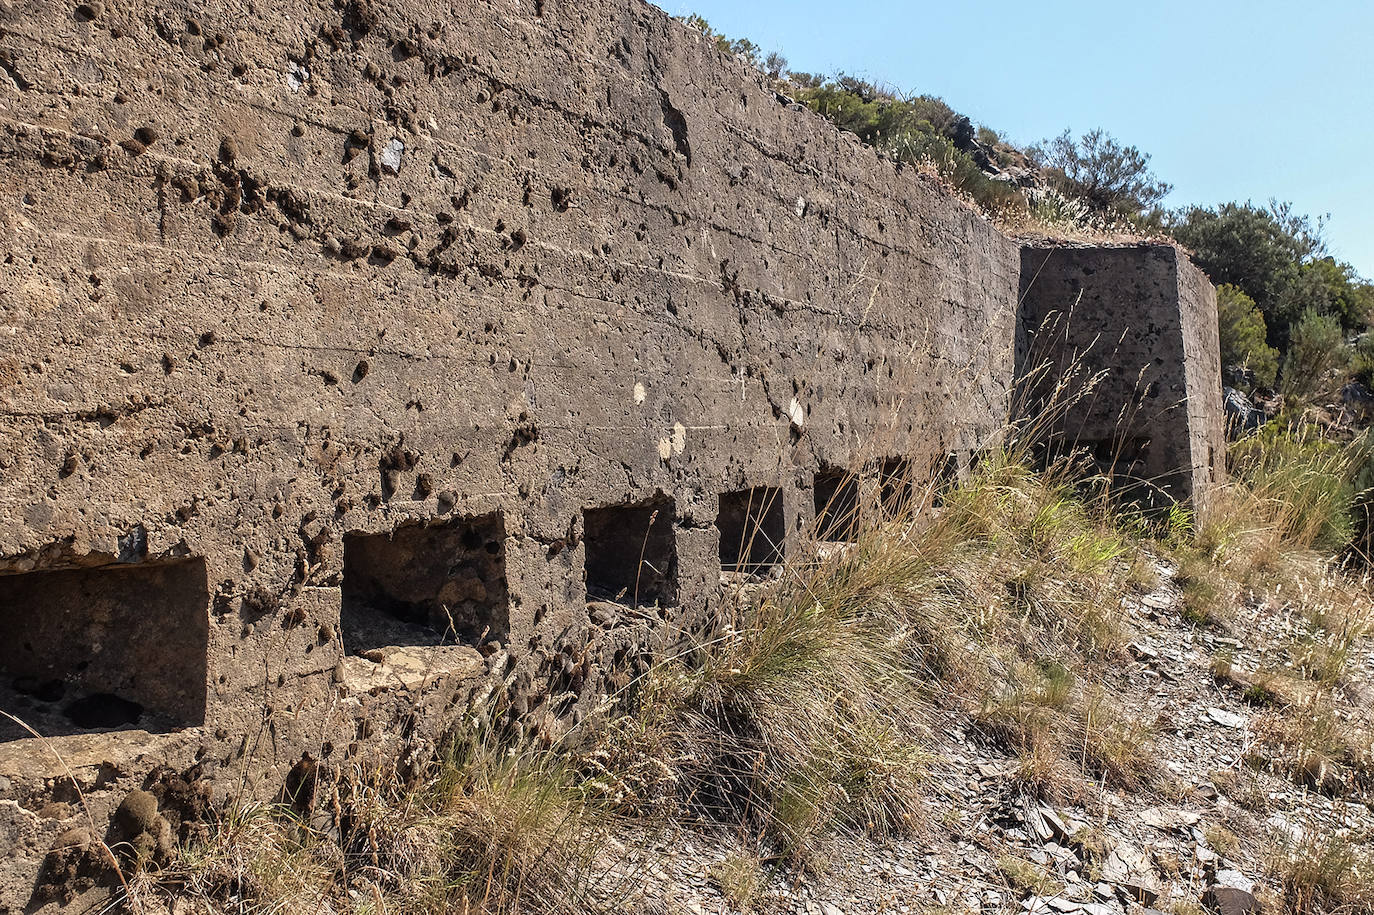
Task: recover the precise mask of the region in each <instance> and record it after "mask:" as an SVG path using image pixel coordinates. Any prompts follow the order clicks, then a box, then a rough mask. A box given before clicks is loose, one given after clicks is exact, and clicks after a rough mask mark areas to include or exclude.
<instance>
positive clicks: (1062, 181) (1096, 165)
mask: <svg viewBox="0 0 1374 915" xmlns="http://www.w3.org/2000/svg"><path fill="white" fill-rule="evenodd" d="M1031 152H1032V155H1033V156H1034V157H1035V159H1036V160H1037V161H1038V162H1039V163H1040V164H1041V165H1042V166H1043V167H1045V168H1047V169H1049V170H1050V174H1051V176H1052V177H1053V178H1054V180H1055V182H1056V183H1057V184H1058V185H1059V186H1060V188H1061V189H1062V190H1063V191H1064V192H1065V193H1067V194H1070V195H1072V196H1075V197H1078V198H1081V199H1082V200H1084V201H1086V202H1087V204H1088V205H1089V206H1090V207H1092V208H1093V209H1095V210H1097V211H1098V212H1102V213H1105V212H1117V213H1121V214H1122V215H1125V216H1139V215H1140V214H1142V213H1143V212H1144V211H1146V210H1149V209H1150V208H1152V207H1154V206H1155V205H1156V204H1158V203H1159V202H1160V201H1162V200H1163V199H1164V198H1165V197H1166V196H1168V194H1169V191H1171V190H1172V189H1173V187H1172V185H1170V184H1168V183H1166V182H1164V181H1161V180H1159V178H1157V177H1156V176H1155V175H1154V174H1152V173H1151V172H1150V156H1149V154H1148V153H1143V152H1141V151H1140V150H1139V149H1136V148H1135V147H1134V146H1123V145H1122V144H1120V143H1118V142H1117V141H1116V140H1114V139H1112V138H1111V137H1110V136H1108V135H1107V133H1106V132H1105V131H1104V130H1102V128H1100V127H1099V128H1097V129H1095V130H1090V131H1088V132H1087V133H1085V134H1084V135H1083V136H1082V138H1080V139H1078V140H1075V139H1074V138H1073V134H1072V133H1070V132H1069V131H1067V130H1066V131H1064V132H1063V133H1062V134H1060V135H1059V136H1057V137H1055V138H1054V139H1053V140H1049V141H1048V142H1046V143H1045V144H1044V145H1042V146H1037V147H1034V148H1033V149H1032V150H1031Z"/></svg>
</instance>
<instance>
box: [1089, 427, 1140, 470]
mask: <svg viewBox="0 0 1374 915" xmlns="http://www.w3.org/2000/svg"><path fill="white" fill-rule="evenodd" d="M1083 447H1085V448H1087V449H1089V450H1090V451H1091V452H1092V456H1093V458H1094V459H1095V460H1096V461H1097V462H1098V463H1099V464H1101V465H1103V467H1104V468H1105V469H1110V470H1114V471H1116V472H1117V473H1132V472H1135V471H1143V468H1144V462H1145V460H1146V458H1147V457H1148V456H1149V452H1150V440H1149V439H1148V438H1145V437H1143V436H1138V435H1133V436H1114V437H1112V438H1108V439H1102V440H1100V441H1095V442H1084V443H1083Z"/></svg>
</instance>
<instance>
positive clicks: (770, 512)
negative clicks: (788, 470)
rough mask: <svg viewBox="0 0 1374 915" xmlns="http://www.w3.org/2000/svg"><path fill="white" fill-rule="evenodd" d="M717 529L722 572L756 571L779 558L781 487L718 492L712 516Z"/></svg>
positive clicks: (783, 533)
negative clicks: (713, 515)
mask: <svg viewBox="0 0 1374 915" xmlns="http://www.w3.org/2000/svg"><path fill="white" fill-rule="evenodd" d="M716 527H717V528H718V529H719V530H720V568H721V571H723V572H747V573H749V574H751V575H758V574H761V573H763V572H767V571H768V569H769V568H771V567H772V566H774V565H776V564H778V563H780V562H782V558H783V539H784V538H785V537H786V536H787V525H786V523H785V522H784V520H783V506H782V490H780V489H774V488H771V487H767V486H756V487H753V488H751V489H741V490H738V491H736V492H723V493H721V494H720V512H719V514H718V515H717V516H716Z"/></svg>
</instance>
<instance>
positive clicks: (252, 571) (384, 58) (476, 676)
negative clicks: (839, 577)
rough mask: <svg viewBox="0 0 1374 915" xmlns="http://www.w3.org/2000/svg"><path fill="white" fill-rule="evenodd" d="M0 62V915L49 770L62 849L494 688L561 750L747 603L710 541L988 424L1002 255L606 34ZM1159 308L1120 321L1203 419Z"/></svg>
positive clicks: (1194, 298)
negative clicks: (142, 807) (138, 815)
mask: <svg viewBox="0 0 1374 915" xmlns="http://www.w3.org/2000/svg"><path fill="white" fill-rule="evenodd" d="M0 30H3V31H0V245H3V251H4V258H3V263H0V707H3V708H6V709H16V710H18V712H19V713H20V714H21V715H22V716H23V717H25V719H26V720H31V721H32V722H33V723H35V725H37V726H40V729H41V730H42V731H44V733H48V734H53V735H57V736H55V737H54V739H53V740H52V742H51V744H44V745H40V744H39V743H38V742H36V741H34V740H32V739H28V738H27V737H26V736H25V735H24V734H23V732H22V731H21V730H19V729H18V728H17V727H10V726H9V725H8V724H6V725H5V726H3V729H0V849H3V850H4V853H3V855H0V909H5V908H10V909H15V910H18V909H22V908H24V907H25V906H30V905H34V906H37V905H55V904H60V903H62V902H65V901H69V900H70V898H71V895H72V894H73V893H76V892H79V890H80V889H81V887H72V886H65V885H63V886H57V887H55V888H54V886H53V885H51V884H50V883H43V882H42V880H38V882H35V880H36V878H35V874H37V873H38V872H39V870H40V863H41V862H42V861H43V859H44V856H45V855H46V854H47V853H48V850H49V849H50V848H51V847H52V845H53V842H54V841H55V840H56V839H57V838H58V837H59V836H61V835H62V834H63V833H66V832H67V831H68V830H71V829H73V828H77V827H85V826H87V825H89V824H87V823H86V821H85V815H84V813H81V812H80V805H79V804H77V803H76V799H75V797H74V795H73V793H72V791H71V789H70V787H68V786H67V784H66V782H65V774H64V770H63V768H62V766H61V765H60V764H58V763H57V762H56V759H57V757H56V756H55V755H53V751H56V753H60V754H61V756H62V758H63V759H65V761H66V765H67V766H70V768H71V770H72V773H73V775H74V777H75V779H76V781H77V783H78V784H79V786H80V787H81V789H82V791H83V792H84V798H85V801H86V803H87V804H88V805H89V807H90V810H91V812H92V815H93V816H94V818H95V820H96V826H95V828H96V831H97V832H99V830H100V829H103V828H104V824H105V823H106V822H108V817H109V813H110V811H111V810H112V809H114V807H115V806H116V805H117V804H118V803H119V802H120V800H121V799H122V798H124V797H125V796H126V795H127V794H128V792H129V791H130V789H131V788H135V787H146V788H148V790H150V791H152V792H153V793H154V794H155V795H157V796H158V797H159V798H161V799H162V801H161V802H162V803H172V799H176V798H180V799H185V798H187V797H191V798H195V797H200V796H201V794H200V793H201V792H203V791H204V790H205V789H206V785H207V784H211V783H213V782H214V780H215V776H216V774H217V773H220V772H225V771H228V772H232V773H234V775H235V778H236V779H237V777H238V775H239V773H243V774H244V775H245V777H246V778H247V780H248V790H250V791H254V792H257V793H259V794H263V793H269V792H272V791H274V790H276V788H277V787H278V786H279V785H280V784H281V782H282V778H283V775H284V774H285V772H286V771H287V770H288V769H289V768H290V767H291V766H293V765H294V764H296V763H297V762H298V761H299V760H301V759H302V754H306V753H309V754H311V756H312V757H314V758H323V759H326V760H339V759H343V758H351V757H353V756H356V755H363V754H368V753H385V752H391V751H393V750H394V748H395V747H396V746H397V745H398V744H399V742H400V739H401V737H402V736H403V735H404V736H405V737H406V738H407V739H408V740H410V741H412V742H414V741H422V739H423V738H425V737H432V736H434V735H436V734H438V733H439V732H441V731H442V730H443V729H444V728H445V727H446V726H448V725H450V724H451V723H452V722H453V721H454V720H455V719H456V718H457V717H458V716H460V715H461V714H463V712H464V710H465V709H466V708H467V707H468V705H469V700H470V698H471V696H472V694H473V691H474V690H477V689H479V688H483V687H482V684H483V682H484V681H485V680H489V679H492V678H503V681H504V682H505V683H507V684H509V686H510V692H511V693H512V695H513V696H514V697H515V699H514V702H515V707H514V712H515V713H516V714H517V716H518V717H519V718H520V719H521V720H522V721H523V722H525V723H526V724H527V725H528V726H530V727H536V728H548V729H556V728H557V727H559V726H561V724H562V723H563V722H565V721H566V720H569V719H575V718H576V716H577V714H578V706H577V704H576V699H577V697H578V696H581V695H583V694H585V693H587V692H588V691H594V690H595V689H596V688H597V686H598V684H601V683H604V682H606V681H608V680H609V681H611V682H616V678H617V677H622V676H624V675H626V674H628V673H632V672H633V671H634V669H635V665H636V663H642V661H643V655H644V652H645V649H646V646H647V645H648V643H649V640H650V636H649V633H650V632H658V633H665V634H667V635H665V636H663V637H668V636H671V635H672V634H673V633H675V632H679V631H682V630H690V629H692V628H693V627H697V626H700V625H704V624H706V623H707V622H708V621H709V620H710V618H711V610H712V606H713V601H715V600H717V599H718V598H717V595H718V583H719V580H720V576H721V572H722V560H724V563H725V565H726V566H727V567H730V568H734V569H738V570H743V571H749V570H751V569H753V570H757V568H758V567H761V566H763V565H766V564H767V563H769V562H771V561H772V558H773V557H774V552H773V549H772V547H771V546H770V548H768V549H762V548H760V549H748V550H746V549H745V548H744V547H743V546H742V543H743V541H742V538H741V534H740V530H739V529H740V524H741V521H740V519H741V518H745V519H748V518H749V517H751V512H754V513H756V514H757V516H758V518H759V520H760V523H761V524H762V525H763V527H764V529H765V530H767V531H768V532H769V537H770V538H776V537H777V536H779V531H780V532H781V536H782V538H783V539H784V540H785V541H787V540H794V539H795V537H796V536H797V534H798V532H799V531H800V530H802V529H803V528H804V527H806V526H807V525H808V524H809V523H810V522H811V519H812V517H813V514H814V512H815V507H816V502H817V500H816V497H815V493H814V491H813V487H814V485H815V482H816V478H817V475H821V476H822V484H823V485H822V491H823V492H835V490H836V486H837V484H836V482H835V479H834V478H833V477H832V476H825V474H828V473H830V472H831V471H833V470H834V469H835V468H847V467H852V466H857V465H860V464H862V463H864V462H865V461H868V462H870V464H871V465H872V466H873V467H874V468H880V469H882V473H879V474H876V475H875V477H874V481H873V484H872V485H874V486H881V487H882V488H883V489H884V490H886V489H887V488H890V487H892V486H894V485H896V484H895V483H894V482H893V480H892V479H888V478H889V477H893V476H894V475H895V473H896V471H895V470H894V468H906V467H910V468H913V469H914V470H915V471H916V472H918V473H922V474H924V473H925V472H926V471H927V470H929V469H930V468H937V469H939V470H941V471H942V472H945V471H947V470H949V469H951V465H949V456H950V455H954V463H955V465H962V464H966V463H967V460H968V458H969V456H970V455H971V454H972V453H973V452H975V451H976V450H978V449H980V448H982V447H984V446H985V445H986V444H988V443H989V442H990V441H992V440H993V439H994V438H995V436H996V435H997V433H998V432H999V430H1000V429H1001V428H1002V427H1003V424H1004V422H1005V419H1006V415H1007V408H1008V407H1007V403H1008V398H1009V392H1010V390H1011V388H1012V382H1013V377H1014V360H1013V340H1014V338H1015V328H1016V323H1015V322H1016V306H1017V300H1018V294H1019V291H1020V284H1021V271H1022V257H1021V252H1020V248H1019V246H1018V245H1017V244H1016V243H1014V242H1012V241H1010V240H1008V239H1006V238H1004V237H1003V236H1002V235H1000V234H999V233H998V232H997V231H996V230H995V229H994V228H992V227H991V226H990V225H989V224H988V223H986V222H985V221H984V220H982V219H980V218H979V217H977V216H975V215H974V214H973V213H971V212H970V211H969V210H967V209H966V208H964V207H963V206H962V205H960V204H959V203H957V202H956V201H953V200H952V199H950V198H948V197H947V196H945V195H943V194H942V193H941V192H940V191H939V190H938V188H936V187H934V186H933V185H932V184H930V183H928V182H926V181H925V180H923V179H922V178H921V177H920V176H919V175H916V174H914V173H912V172H910V171H905V172H904V171H901V170H899V169H897V168H896V167H895V166H894V165H893V164H892V163H890V162H887V161H885V160H883V159H881V158H879V157H878V156H877V155H875V154H874V153H873V152H872V151H871V150H869V149H866V148H864V147H862V146H861V145H860V144H859V143H858V142H857V140H855V139H854V138H853V137H850V136H847V135H843V134H840V133H838V132H836V131H835V130H833V129H832V128H831V127H830V126H829V125H828V124H826V123H824V122H822V121H821V120H819V119H817V118H815V117H813V116H811V115H810V114H809V113H808V112H806V111H805V110H803V109H801V108H799V107H798V106H795V105H788V104H786V103H784V102H783V101H780V100H779V99H778V98H777V97H775V96H774V94H773V93H772V92H771V91H770V90H768V89H766V88H765V87H764V86H763V83H762V80H761V78H760V77H759V76H758V75H757V74H755V73H753V72H752V71H749V70H747V69H746V68H745V67H744V66H743V65H742V64H740V63H738V62H737V61H734V60H731V59H727V58H725V57H723V56H722V55H721V54H720V53H719V52H718V51H717V50H716V49H715V47H714V45H713V44H712V43H711V42H710V41H707V40H705V39H703V38H701V37H700V36H698V35H696V34H695V33H693V32H691V31H690V30H687V29H685V28H683V27H682V26H680V25H679V24H677V23H675V22H673V21H671V20H670V19H669V18H668V17H667V16H666V15H665V14H664V13H662V12H661V11H660V10H658V9H656V8H653V7H650V6H647V5H645V4H643V3H640V2H637V0H591V2H585V3H578V4H571V3H564V2H556V0H532V2H531V0H525V2H520V3H516V2H513V0H512V2H488V3H484V2H478V0H461V2H455V3H452V4H440V3H426V2H421V0H391V2H366V0H348V2H346V3H340V4H338V5H334V4H331V3H324V2H321V3H311V2H303V0H286V2H281V3H273V4H271V5H255V4H253V3H247V2H243V3H237V2H219V3H212V4H207V5H199V6H191V5H187V4H180V3H175V2H173V3H164V4H158V5H154V4H152V3H150V2H146V0H129V2H124V3H118V4H109V3H107V4H97V3H91V4H82V5H80V6H74V5H72V4H68V3H57V2H52V0H0ZM1152 256H1153V255H1150V254H1149V253H1148V252H1146V251H1144V250H1136V251H1134V252H1132V253H1129V254H1123V255H1122V257H1123V258H1125V259H1126V260H1130V259H1131V258H1134V259H1135V260H1136V261H1140V260H1141V259H1142V258H1145V259H1148V258H1149V257H1152ZM1123 269H1124V268H1123ZM1148 270H1150V271H1152V272H1151V273H1150V277H1151V282H1154V281H1155V279H1157V278H1158V276H1157V275H1156V273H1154V272H1153V271H1154V267H1152V266H1151V267H1149V268H1148ZM1185 274H1186V280H1187V284H1188V285H1187V286H1186V287H1185V286H1184V285H1182V281H1175V282H1174V285H1173V286H1171V287H1168V288H1165V287H1164V286H1160V287H1159V289H1158V294H1157V295H1156V296H1155V297H1154V298H1153V299H1152V300H1151V303H1149V304H1147V305H1146V306H1142V310H1140V311H1138V312H1134V311H1133V312H1130V313H1129V315H1128V316H1129V317H1130V318H1131V319H1132V320H1134V319H1135V318H1137V317H1140V318H1144V317H1147V316H1148V317H1149V318H1150V320H1155V319H1156V318H1158V312H1159V310H1160V309H1162V310H1163V311H1165V312H1167V311H1168V310H1169V308H1171V307H1172V309H1173V312H1172V314H1173V315H1174V316H1175V317H1174V318H1173V319H1172V320H1173V321H1174V324H1175V325H1179V322H1180V321H1182V325H1181V326H1182V330H1183V332H1185V333H1186V334H1196V339H1193V338H1192V337H1190V338H1189V339H1190V340H1191V342H1189V343H1185V344H1180V345H1179V346H1173V344H1172V343H1171V344H1170V346H1173V348H1172V349H1170V350H1169V351H1168V355H1167V358H1170V359H1175V360H1179V359H1182V358H1183V355H1184V351H1185V349H1186V347H1195V348H1196V352H1197V353H1198V356H1197V359H1196V363H1195V364H1196V366H1197V371H1196V373H1195V374H1194V373H1192V372H1193V369H1192V368H1191V366H1190V368H1189V373H1187V374H1181V373H1180V370H1179V363H1178V362H1177V361H1176V362H1173V363H1168V364H1164V365H1163V366H1162V367H1161V369H1160V376H1161V378H1162V379H1163V380H1164V382H1165V383H1167V384H1170V385H1175V386H1179V385H1187V386H1189V387H1190V389H1191V388H1192V387H1193V386H1196V387H1197V388H1198V389H1199V390H1200V389H1202V388H1205V387H1207V386H1208V385H1214V384H1215V383H1216V382H1215V381H1214V380H1213V376H1214V375H1215V374H1216V368H1215V350H1216V343H1215V328H1214V327H1213V328H1212V329H1211V331H1210V334H1211V335H1210V336H1208V335H1207V333H1205V332H1204V331H1205V330H1206V328H1202V330H1201V331H1199V330H1197V328H1199V327H1202V325H1205V324H1206V315H1207V294H1208V293H1207V289H1209V288H1210V287H1206V288H1204V287H1205V285H1206V284H1205V280H1203V279H1202V278H1201V277H1200V275H1197V274H1196V273H1195V272H1193V273H1188V272H1187V271H1186V270H1184V271H1179V272H1178V273H1177V274H1176V275H1177V276H1184V275H1185ZM1170 289H1172V290H1174V293H1176V294H1177V295H1178V296H1180V297H1181V299H1187V303H1186V304H1185V306H1184V307H1183V311H1182V312H1181V311H1180V305H1179V302H1178V301H1174V302H1172V304H1171V302H1170V299H1169V295H1170V294H1171V293H1170V291H1169V290H1170ZM1105 301H1106V300H1105V299H1104V302H1105ZM1112 307H1116V305H1115V304H1113V305H1112ZM1121 314H1122V315H1126V314H1127V313H1126V312H1124V311H1123V312H1122V313H1121ZM1180 314H1182V315H1183V317H1182V318H1179V317H1178V316H1179V315H1180ZM1165 320H1166V323H1167V320H1168V319H1167V317H1166V319H1165ZM1171 339H1172V338H1171ZM1187 355H1188V356H1189V358H1193V350H1187ZM1209 359H1210V360H1211V361H1210V362H1209V361H1208V360H1209ZM1180 390H1181V388H1180ZM1190 402H1191V401H1190ZM1190 409H1191V408H1190ZM1199 409H1200V410H1201V408H1199ZM1192 418H1193V417H1192V414H1190V419H1192ZM1195 421H1197V422H1205V421H1209V420H1208V414H1206V413H1205V411H1203V412H1199V413H1198V414H1197V417H1196V420H1195ZM1171 459H1172V458H1171ZM1178 459H1179V460H1183V461H1185V464H1180V465H1179V466H1185V465H1186V466H1195V464H1196V459H1197V458H1196V454H1195V453H1192V454H1190V455H1185V456H1184V457H1180V458H1178ZM1186 461H1193V464H1186ZM953 469H955V470H957V467H953ZM746 491H752V494H745V495H740V494H741V493H746ZM779 502H780V504H781V514H780V515H779V514H778V512H777V511H776V509H775V506H776V505H777V504H778V503H779ZM821 502H822V505H823V504H824V502H825V499H822V500H821ZM756 503H757V504H763V505H767V506H768V507H767V510H766V511H760V510H759V509H757V508H754V507H751V506H754V505H755V504H756ZM722 512H724V514H721V513H722ZM722 530H724V531H725V532H726V536H727V537H728V538H730V539H729V541H728V542H727V543H726V544H725V545H724V547H722V543H721V536H722V535H721V531H722ZM393 535H394V536H393ZM783 546H784V548H785V547H786V543H784V545H783ZM406 762H407V761H406V760H401V761H400V764H401V765H402V766H404V765H405V764H406ZM159 766H161V767H162V768H158V767H159ZM155 769H156V771H153V770H155ZM217 790H220V791H221V792H222V791H223V788H222V787H221V788H219V789H217ZM180 802H181V801H178V803H180ZM39 890H41V891H39Z"/></svg>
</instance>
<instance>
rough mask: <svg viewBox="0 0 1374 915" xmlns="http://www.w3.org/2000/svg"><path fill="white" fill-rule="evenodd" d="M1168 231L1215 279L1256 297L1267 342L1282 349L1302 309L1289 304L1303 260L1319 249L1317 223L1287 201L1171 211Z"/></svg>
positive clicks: (1319, 234) (1318, 226)
mask: <svg viewBox="0 0 1374 915" xmlns="http://www.w3.org/2000/svg"><path fill="white" fill-rule="evenodd" d="M1169 230H1170V231H1171V232H1172V234H1173V236H1174V238H1176V239H1178V241H1179V242H1180V243H1182V244H1183V245H1185V246H1186V247H1188V248H1190V249H1191V250H1192V252H1193V257H1194V259H1195V260H1196V261H1197V264H1198V266H1200V267H1201V268H1202V269H1203V270H1206V271H1207V273H1208V275H1209V276H1211V278H1212V281H1213V282H1216V283H1221V284H1228V285H1233V286H1236V287H1238V288H1240V289H1241V290H1243V291H1244V292H1245V294H1246V295H1248V296H1250V298H1252V299H1254V300H1255V304H1256V305H1258V306H1259V309H1260V312H1261V313H1262V314H1263V315H1264V321H1265V324H1266V326H1267V328H1268V335H1269V343H1270V344H1272V345H1274V346H1277V347H1279V348H1280V349H1282V348H1283V347H1284V345H1285V344H1286V343H1287V341H1288V331H1289V326H1290V324H1291V323H1292V322H1293V321H1294V320H1295V319H1296V318H1297V317H1298V313H1299V312H1300V311H1301V309H1298V311H1293V310H1292V308H1293V302H1294V301H1295V298H1294V294H1293V292H1294V289H1295V287H1296V286H1297V283H1298V279H1299V276H1300V273H1301V269H1302V264H1303V262H1304V261H1306V260H1308V259H1309V258H1311V257H1314V256H1317V255H1318V254H1320V253H1321V251H1322V240H1321V223H1320V222H1318V223H1316V224H1313V223H1312V221H1311V220H1309V219H1308V218H1307V217H1305V216H1296V215H1294V214H1293V213H1292V211H1291V209H1290V207H1289V206H1288V204H1281V203H1276V202H1271V203H1270V204H1269V206H1267V207H1265V206H1256V205H1254V204H1251V203H1225V204H1222V205H1221V206H1219V207H1217V208H1216V209H1208V208H1204V207H1192V208H1189V209H1187V210H1183V211H1180V212H1177V213H1174V214H1173V215H1172V217H1171V218H1170V220H1169Z"/></svg>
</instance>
